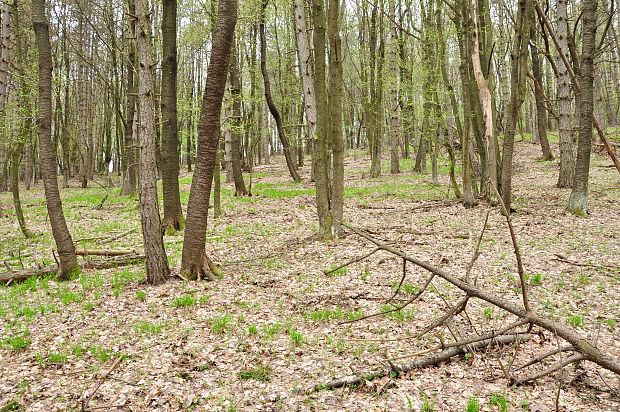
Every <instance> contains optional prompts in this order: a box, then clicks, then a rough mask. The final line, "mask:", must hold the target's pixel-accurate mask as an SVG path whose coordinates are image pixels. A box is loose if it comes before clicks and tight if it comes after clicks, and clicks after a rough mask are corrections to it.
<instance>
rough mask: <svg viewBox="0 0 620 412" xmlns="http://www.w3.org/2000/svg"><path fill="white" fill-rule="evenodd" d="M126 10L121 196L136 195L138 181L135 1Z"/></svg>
mask: <svg viewBox="0 0 620 412" xmlns="http://www.w3.org/2000/svg"><path fill="white" fill-rule="evenodd" d="M127 8H128V10H129V14H130V16H129V18H128V19H129V20H128V21H129V37H130V38H129V39H127V42H128V44H127V49H128V55H127V62H126V63H125V64H126V67H127V104H126V106H125V141H124V154H125V156H124V161H125V167H124V172H125V176H124V177H123V187H122V189H121V195H123V196H131V195H135V194H136V186H137V181H138V173H137V170H138V164H137V162H138V159H136V149H135V147H134V145H135V144H134V135H133V127H134V117H135V114H136V86H135V83H134V77H135V74H136V70H135V66H136V47H135V44H136V43H135V40H134V39H135V37H136V20H135V18H134V17H133V16H135V15H136V3H135V0H127Z"/></svg>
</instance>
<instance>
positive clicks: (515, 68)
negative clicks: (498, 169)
mask: <svg viewBox="0 0 620 412" xmlns="http://www.w3.org/2000/svg"><path fill="white" fill-rule="evenodd" d="M518 7H519V10H518V13H517V22H516V24H517V26H516V28H515V38H514V46H513V49H512V63H511V69H510V109H509V111H508V118H507V120H506V135H505V136H504V150H503V156H502V182H501V183H502V185H501V195H502V199H503V203H504V205H505V210H506V213H510V210H511V204H512V158H513V153H514V138H515V133H516V126H517V117H518V115H519V108H520V107H521V105H522V104H523V100H524V97H525V81H526V73H527V55H528V53H527V48H528V45H529V41H530V26H529V25H530V24H531V21H532V19H533V11H534V7H533V5H532V0H519V3H518Z"/></svg>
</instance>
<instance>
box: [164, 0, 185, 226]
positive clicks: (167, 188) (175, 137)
mask: <svg viewBox="0 0 620 412" xmlns="http://www.w3.org/2000/svg"><path fill="white" fill-rule="evenodd" d="M161 34H162V54H163V56H162V62H161V120H162V128H161V137H162V143H161V148H162V154H161V176H162V188H163V199H164V219H163V222H162V224H163V227H164V230H165V231H166V233H169V234H173V233H174V232H176V231H177V230H181V229H182V228H183V227H184V225H185V220H184V218H183V210H182V209H181V197H180V194H179V130H178V120H177V0H163V1H162V21H161Z"/></svg>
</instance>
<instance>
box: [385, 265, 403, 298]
mask: <svg viewBox="0 0 620 412" xmlns="http://www.w3.org/2000/svg"><path fill="white" fill-rule="evenodd" d="M406 277H407V261H406V260H405V259H403V275H402V277H401V278H400V282H398V287H397V288H396V291H394V294H393V295H392V296H391V297H390V298H389V299H388V300H387V301H386V302H385V303H390V302H391V301H392V300H394V298H395V297H396V296H398V294H399V293H400V288H401V287H402V286H403V282H404V281H405V278H406Z"/></svg>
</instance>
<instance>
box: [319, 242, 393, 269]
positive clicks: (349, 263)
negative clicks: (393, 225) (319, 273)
mask: <svg viewBox="0 0 620 412" xmlns="http://www.w3.org/2000/svg"><path fill="white" fill-rule="evenodd" d="M380 250H381V248H380V247H378V248H375V249H374V250H372V251H370V252H368V253H366V254H364V255H362V256H360V257H356V258H353V259H351V260H349V261H348V262H346V263H343V264H342V265H340V266H338V267H336V268H334V269H330V270H325V271H323V274H324V275H329V274H331V273H334V272H335V271H337V270H340V269H342V268H344V267H347V266H349V265H352V264H353V263H356V262H359V261H360V260H364V259H366V258H367V257H369V256H372V255H374V254H375V253H377V252H378V251H380Z"/></svg>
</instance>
